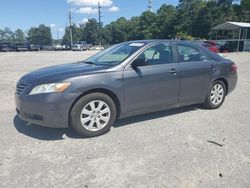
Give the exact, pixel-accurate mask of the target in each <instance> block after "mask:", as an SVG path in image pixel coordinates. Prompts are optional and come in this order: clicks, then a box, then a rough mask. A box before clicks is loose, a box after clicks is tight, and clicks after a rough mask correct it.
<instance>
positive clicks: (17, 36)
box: [0, 25, 52, 45]
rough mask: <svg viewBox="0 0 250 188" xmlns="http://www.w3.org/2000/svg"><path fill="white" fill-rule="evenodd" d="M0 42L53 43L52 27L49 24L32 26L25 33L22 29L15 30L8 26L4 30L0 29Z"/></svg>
mask: <svg viewBox="0 0 250 188" xmlns="http://www.w3.org/2000/svg"><path fill="white" fill-rule="evenodd" d="M0 42H10V43H33V44H39V45H50V44H52V34H51V29H50V27H48V26H45V25H39V26H38V27H31V28H30V29H29V30H28V31H27V32H26V33H25V32H24V31H22V30H21V29H17V30H16V31H14V32H13V31H12V30H11V29H10V28H8V27H6V28H4V29H3V30H1V29H0Z"/></svg>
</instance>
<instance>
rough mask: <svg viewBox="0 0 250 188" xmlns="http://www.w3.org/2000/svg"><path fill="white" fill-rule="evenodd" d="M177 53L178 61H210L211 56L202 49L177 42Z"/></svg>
mask: <svg viewBox="0 0 250 188" xmlns="http://www.w3.org/2000/svg"><path fill="white" fill-rule="evenodd" d="M177 48H178V53H179V57H178V59H179V61H180V62H194V61H211V60H213V58H212V57H211V56H210V55H208V54H207V53H206V52H205V51H203V50H202V49H201V50H200V49H198V48H196V47H193V46H189V45H183V44H178V45H177Z"/></svg>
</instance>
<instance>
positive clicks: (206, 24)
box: [0, 0, 250, 45]
mask: <svg viewBox="0 0 250 188" xmlns="http://www.w3.org/2000/svg"><path fill="white" fill-rule="evenodd" d="M235 2H237V3H235ZM225 21H239V22H250V0H241V2H240V3H239V2H238V1H237V0H208V1H207V0H179V4H178V6H176V7H175V6H172V5H166V4H163V5H162V6H161V7H160V9H159V10H157V11H156V12H155V13H154V12H150V11H146V12H143V13H142V14H141V15H139V16H134V17H132V18H130V19H126V18H124V17H120V18H118V19H117V20H116V21H113V22H111V23H110V24H108V25H106V26H102V23H101V27H100V26H99V23H98V22H97V21H96V20H95V19H89V20H88V21H87V22H86V23H84V24H80V25H76V24H73V25H72V26H71V30H72V35H73V42H76V41H87V42H88V43H92V44H99V43H102V44H116V43H120V42H123V41H128V40H139V39H153V38H155V39H173V38H182V39H193V38H197V39H199V38H201V39H208V38H209V37H210V36H212V33H211V31H212V30H211V29H212V28H213V27H214V26H216V25H218V24H221V23H223V22H225ZM27 37H28V40H29V42H32V43H37V44H43V45H49V44H51V43H52V37H51V30H50V28H49V27H46V26H45V25H40V26H39V27H32V28H31V29H30V30H29V31H28V32H27ZM25 40H26V36H25V33H24V32H23V31H22V30H20V29H18V30H16V31H15V32H12V31H11V30H10V29H9V28H4V29H3V30H0V41H8V42H23V41H25ZM62 43H63V44H70V28H69V27H66V29H65V34H64V36H63V38H62Z"/></svg>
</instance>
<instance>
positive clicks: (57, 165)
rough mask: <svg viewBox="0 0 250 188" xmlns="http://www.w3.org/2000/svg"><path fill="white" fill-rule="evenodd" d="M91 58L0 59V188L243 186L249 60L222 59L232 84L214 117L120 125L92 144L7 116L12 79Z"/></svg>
mask: <svg viewBox="0 0 250 188" xmlns="http://www.w3.org/2000/svg"><path fill="white" fill-rule="evenodd" d="M93 53H94V52H34V53H30V52H27V53H0V88H1V92H0V187H107V188H108V187H209V188H210V187H220V188H221V187H233V188H236V187H250V53H235V54H228V55H227V56H228V57H229V58H230V59H232V60H234V61H235V62H236V63H237V65H238V68H239V81H238V85H237V89H236V90H235V91H234V92H233V93H232V94H230V95H229V96H228V97H227V99H226V101H225V103H224V105H223V106H222V107H221V108H220V109H218V110H212V111H209V110H204V109H200V108H197V107H196V106H191V107H185V108H180V109H176V110H168V111H164V112H158V113H153V114H149V115H144V116H137V117H133V118H128V119H124V120H120V121H118V122H117V123H116V125H115V126H114V127H113V128H112V129H111V132H110V133H108V134H106V135H104V136H100V137H97V138H92V139H80V138H79V137H78V136H77V135H76V134H75V133H74V132H73V131H71V130H68V129H49V128H43V127H39V126H36V125H27V124H25V123H24V122H22V121H21V120H19V119H18V118H17V117H16V116H15V105H14V92H15V83H16V81H17V80H18V79H19V78H20V76H22V75H23V74H25V73H27V72H29V71H31V70H34V69H37V68H40V67H45V66H50V65H55V64H60V63H67V62H73V61H77V60H81V59H84V58H86V57H87V56H89V55H91V54H93ZM208 141H214V142H217V143H219V144H222V147H221V146H218V145H216V144H213V143H209V142H208Z"/></svg>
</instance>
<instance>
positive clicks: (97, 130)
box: [70, 93, 116, 137]
mask: <svg viewBox="0 0 250 188" xmlns="http://www.w3.org/2000/svg"><path fill="white" fill-rule="evenodd" d="M70 118H71V126H72V127H73V129H74V130H75V131H76V132H77V133H78V134H80V135H81V136H83V137H95V136H99V135H102V134H105V133H107V132H108V131H109V130H110V127H111V126H112V125H113V124H114V122H115V120H116V106H115V103H114V101H113V100H112V99H111V98H110V97H109V96H107V95H105V94H103V93H92V94H88V95H86V96H83V97H82V98H81V99H80V100H79V101H78V102H77V103H76V104H75V105H74V107H73V108H72V110H71V113H70Z"/></svg>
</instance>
